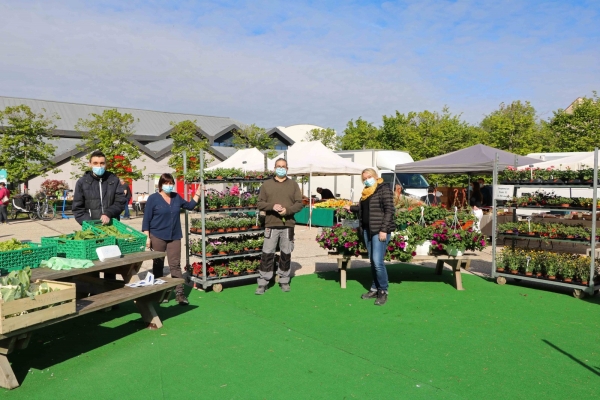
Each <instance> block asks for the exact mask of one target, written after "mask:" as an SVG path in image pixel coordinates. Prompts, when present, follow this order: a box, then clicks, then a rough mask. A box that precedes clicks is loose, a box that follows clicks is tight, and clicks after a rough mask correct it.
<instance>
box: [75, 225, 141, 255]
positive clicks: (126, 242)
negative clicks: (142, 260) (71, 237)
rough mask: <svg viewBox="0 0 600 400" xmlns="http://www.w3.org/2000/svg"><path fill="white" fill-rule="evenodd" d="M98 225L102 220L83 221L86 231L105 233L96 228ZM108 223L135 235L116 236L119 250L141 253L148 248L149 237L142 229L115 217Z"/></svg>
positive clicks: (123, 252)
mask: <svg viewBox="0 0 600 400" xmlns="http://www.w3.org/2000/svg"><path fill="white" fill-rule="evenodd" d="M98 225H102V221H99V220H96V221H83V225H82V228H83V230H84V231H86V230H89V229H91V230H92V232H95V233H104V232H103V231H101V230H100V229H98V228H96V226H98ZM108 225H109V226H110V225H112V226H114V227H115V228H117V230H118V231H119V232H120V233H124V234H126V235H131V236H133V238H131V239H121V238H115V240H116V243H117V246H119V250H121V254H131V253H139V252H142V251H145V250H146V239H147V238H148V237H147V236H146V235H144V234H143V233H141V232H140V231H137V230H135V229H134V228H132V227H131V226H129V225H126V224H124V223H122V222H121V221H118V220H116V219H115V218H113V219H111V221H110V223H109V224H108Z"/></svg>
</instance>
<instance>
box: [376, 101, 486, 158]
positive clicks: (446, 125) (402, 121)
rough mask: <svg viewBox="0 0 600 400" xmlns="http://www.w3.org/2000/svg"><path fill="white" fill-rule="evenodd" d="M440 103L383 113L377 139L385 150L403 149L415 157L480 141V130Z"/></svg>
mask: <svg viewBox="0 0 600 400" xmlns="http://www.w3.org/2000/svg"><path fill="white" fill-rule="evenodd" d="M460 117H461V116H460V114H459V115H453V114H451V113H450V111H449V110H448V108H447V107H444V108H443V110H442V112H441V113H438V112H436V111H434V112H431V111H427V110H425V111H421V112H409V113H408V114H401V113H400V112H398V111H396V114H395V115H392V116H389V117H388V116H385V115H384V116H383V125H382V127H381V128H380V129H379V134H378V135H377V138H378V140H377V142H378V143H379V147H380V148H383V149H389V150H406V151H408V152H409V153H410V155H411V156H412V158H413V159H414V160H415V161H418V160H422V159H425V158H430V157H435V156H439V155H441V154H446V153H450V152H452V151H455V150H459V149H462V148H465V147H469V146H472V145H473V144H476V143H481V141H482V140H483V135H482V132H481V130H479V129H477V128H475V127H473V126H471V125H469V124H468V123H467V122H465V121H463V120H461V118H460Z"/></svg>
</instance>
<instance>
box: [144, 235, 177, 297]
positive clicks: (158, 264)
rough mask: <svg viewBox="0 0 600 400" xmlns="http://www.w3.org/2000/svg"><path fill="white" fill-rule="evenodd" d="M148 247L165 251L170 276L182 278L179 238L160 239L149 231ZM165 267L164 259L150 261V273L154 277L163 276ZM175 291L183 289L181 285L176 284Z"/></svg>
mask: <svg viewBox="0 0 600 400" xmlns="http://www.w3.org/2000/svg"><path fill="white" fill-rule="evenodd" d="M150 247H151V248H152V250H154V251H166V252H167V258H168V259H169V269H170V270H171V277H172V278H183V274H182V273H181V239H177V240H162V239H160V238H157V237H156V236H154V235H153V234H152V233H150ZM164 268H165V259H164V257H163V258H155V259H154V261H153V263H152V273H153V274H154V277H155V278H160V277H162V276H163V269H164ZM175 291H177V292H179V291H183V285H177V287H176V288H175Z"/></svg>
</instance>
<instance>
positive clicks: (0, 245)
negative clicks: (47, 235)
mask: <svg viewBox="0 0 600 400" xmlns="http://www.w3.org/2000/svg"><path fill="white" fill-rule="evenodd" d="M55 256H56V244H45V245H44V244H39V243H21V242H20V241H18V240H17V239H10V240H5V241H4V242H0V275H6V274H8V273H9V272H11V271H19V270H22V269H23V268H25V267H29V268H37V267H39V266H40V262H41V261H42V260H48V259H49V258H51V257H55Z"/></svg>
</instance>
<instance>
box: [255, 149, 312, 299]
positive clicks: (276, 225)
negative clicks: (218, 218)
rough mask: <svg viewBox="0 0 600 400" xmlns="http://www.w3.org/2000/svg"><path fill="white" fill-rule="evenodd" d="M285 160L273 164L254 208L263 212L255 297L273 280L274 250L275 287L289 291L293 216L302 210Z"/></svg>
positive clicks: (295, 185)
mask: <svg viewBox="0 0 600 400" xmlns="http://www.w3.org/2000/svg"><path fill="white" fill-rule="evenodd" d="M287 169H288V166H287V161H286V160H285V159H283V158H280V159H278V160H277V161H275V177H274V178H273V179H269V180H267V181H265V183H263V185H262V186H261V188H260V193H259V195H258V209H259V210H260V211H261V212H262V213H265V242H264V244H263V248H262V254H261V258H260V266H259V267H258V273H259V275H260V276H259V278H258V288H257V289H256V292H255V293H256V294H264V293H265V290H267V285H268V284H269V281H270V280H271V278H273V270H274V269H275V251H276V250H277V245H279V249H280V250H281V252H280V256H279V270H278V271H277V275H279V286H281V290H282V291H284V292H289V291H290V272H291V269H292V251H293V250H294V226H295V224H296V220H295V219H294V214H296V213H297V212H298V211H300V210H302V207H303V205H302V192H300V187H299V186H298V184H297V183H296V182H294V181H293V180H291V179H290V178H288V177H287Z"/></svg>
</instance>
